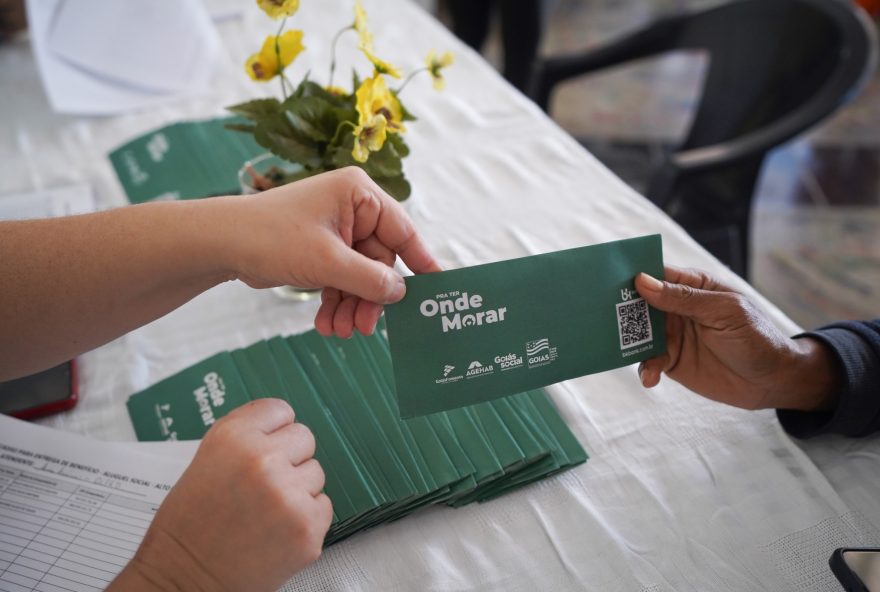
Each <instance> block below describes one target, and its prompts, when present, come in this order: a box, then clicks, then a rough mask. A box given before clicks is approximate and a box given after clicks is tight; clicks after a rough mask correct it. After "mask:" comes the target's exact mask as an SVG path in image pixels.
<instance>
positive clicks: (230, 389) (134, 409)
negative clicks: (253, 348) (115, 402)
mask: <svg viewBox="0 0 880 592" xmlns="http://www.w3.org/2000/svg"><path fill="white" fill-rule="evenodd" d="M248 401H250V397H249V396H248V393H247V389H246V388H245V386H244V383H243V382H242V380H241V375H240V374H239V372H238V368H237V367H236V365H235V363H234V362H233V360H232V356H231V355H229V353H228V352H222V353H219V354H217V355H214V356H211V357H210V358H208V359H207V360H204V361H202V362H199V363H198V364H195V365H194V366H190V367H189V368H187V369H186V370H183V371H182V372H180V373H178V374H175V375H174V376H171V377H169V378H166V379H165V380H163V381H161V382H159V383H156V384H155V385H153V386H151V387H150V388H148V389H146V390H144V391H142V392H140V393H138V394H136V395H133V396H132V397H131V398H129V400H128V413H129V415H130V416H131V418H132V423H133V424H134V431H135V433H136V434H137V437H138V440H141V441H144V440H148V441H149V440H198V439H200V438H201V437H202V436H204V435H205V432H207V431H208V428H210V427H211V426H212V425H214V422H216V421H217V420H218V419H220V418H221V417H223V416H224V415H226V414H227V413H229V412H230V411H232V410H233V409H235V408H236V407H239V406H241V405H244V404H245V403H247V402H248Z"/></svg>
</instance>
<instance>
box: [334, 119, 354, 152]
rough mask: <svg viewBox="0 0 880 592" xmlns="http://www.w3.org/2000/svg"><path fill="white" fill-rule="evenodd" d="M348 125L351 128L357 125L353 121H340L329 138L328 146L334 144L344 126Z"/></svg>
mask: <svg viewBox="0 0 880 592" xmlns="http://www.w3.org/2000/svg"><path fill="white" fill-rule="evenodd" d="M349 125H350V126H351V129H357V125H355V123H354V122H353V121H347V120H346V121H340V122H339V125H337V126H336V133H335V134H333V139H332V140H330V143H329V144H328V146H335V145H336V140H338V139H339V133H340V132H341V131H342V129H343V128H345V127H346V126H349Z"/></svg>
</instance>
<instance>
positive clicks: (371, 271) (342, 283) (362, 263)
mask: <svg viewBox="0 0 880 592" xmlns="http://www.w3.org/2000/svg"><path fill="white" fill-rule="evenodd" d="M327 271H328V272H329V277H327V278H326V279H325V281H324V285H325V286H327V287H332V288H337V289H339V290H341V291H343V292H347V293H349V294H354V295H355V296H360V297H361V298H363V299H364V300H369V301H370V302H376V303H378V304H391V303H393V302H397V301H398V300H400V299H401V298H403V295H404V294H405V293H406V284H405V283H404V281H403V277H402V276H401V275H400V274H399V273H397V272H396V271H394V269H392V268H391V267H388V266H387V265H385V264H383V263H380V262H379V261H375V260H373V259H370V258H369V257H365V256H364V255H361V254H360V253H358V252H357V251H355V250H354V249H350V248H348V247H341V248H340V249H339V250H338V251H337V252H336V253H335V261H334V265H331V266H330V267H329V268H328V269H327Z"/></svg>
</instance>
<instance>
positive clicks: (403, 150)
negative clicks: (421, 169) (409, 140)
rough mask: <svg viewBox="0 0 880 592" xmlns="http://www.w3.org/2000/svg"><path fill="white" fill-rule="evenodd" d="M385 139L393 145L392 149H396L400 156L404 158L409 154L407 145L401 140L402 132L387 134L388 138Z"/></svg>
mask: <svg viewBox="0 0 880 592" xmlns="http://www.w3.org/2000/svg"><path fill="white" fill-rule="evenodd" d="M386 141H388V142H391V143H392V144H393V145H394V150H396V151H397V154H399V155H400V158H406V157H407V156H409V146H407V145H406V142H404V141H403V135H402V134H388V139H387V140H386Z"/></svg>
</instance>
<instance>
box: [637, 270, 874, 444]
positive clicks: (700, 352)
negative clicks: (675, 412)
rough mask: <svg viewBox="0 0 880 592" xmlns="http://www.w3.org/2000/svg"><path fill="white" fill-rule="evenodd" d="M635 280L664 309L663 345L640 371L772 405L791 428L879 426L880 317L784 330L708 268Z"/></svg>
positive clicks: (717, 396)
mask: <svg viewBox="0 0 880 592" xmlns="http://www.w3.org/2000/svg"><path fill="white" fill-rule="evenodd" d="M636 288H637V289H638V291H639V293H640V294H641V295H642V296H643V297H644V298H645V300H646V301H647V302H648V304H650V305H651V306H653V307H655V308H657V309H659V310H662V311H665V312H667V313H669V314H667V352H666V353H665V354H663V355H662V356H658V357H656V358H652V359H650V360H647V361H646V362H644V363H643V364H642V366H641V367H640V369H639V374H640V376H641V380H642V383H643V384H644V385H645V386H646V387H649V388H650V387H653V386H655V385H656V384H657V383H658V382H659V381H660V377H661V375H662V374H663V373H665V374H667V375H668V376H669V377H670V378H672V379H674V380H676V381H678V382H680V383H681V384H683V385H684V386H686V387H688V388H689V389H691V390H693V391H695V392H697V393H699V394H701V395H703V396H705V397H707V398H710V399H713V400H716V401H720V402H723V403H727V404H730V405H735V406H737V407H743V408H746V409H764V408H775V409H778V410H779V416H780V419H781V421H782V423H783V426H785V427H786V429H788V430H789V431H790V432H791V433H792V434H793V435H796V436H800V437H809V436H812V435H815V434H818V433H821V432H825V431H836V432H840V433H845V434H848V435H862V434H866V433H869V432H871V431H874V430H877V429H880V394H878V384H880V321H873V322H865V323H838V324H836V325H832V326H830V327H828V328H825V329H823V330H820V331H817V332H814V333H807V334H804V335H800V336H797V337H796V338H789V337H786V336H785V335H783V334H782V333H780V332H779V330H778V329H776V327H775V326H774V325H773V324H772V323H770V322H769V321H768V320H767V319H766V318H765V317H764V316H763V315H762V314H761V313H760V312H758V311H757V310H756V309H755V307H754V306H753V305H752V304H751V302H749V300H748V299H746V298H745V297H744V296H743V295H742V294H739V293H737V292H736V291H735V290H733V289H732V288H730V287H729V286H726V285H724V284H722V283H720V282H718V281H717V280H715V279H713V278H712V277H710V276H709V275H707V274H705V273H703V272H698V271H693V270H682V269H676V268H667V270H666V281H659V280H656V279H654V278H651V277H650V276H647V275H645V274H640V275H639V277H637V278H636Z"/></svg>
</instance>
